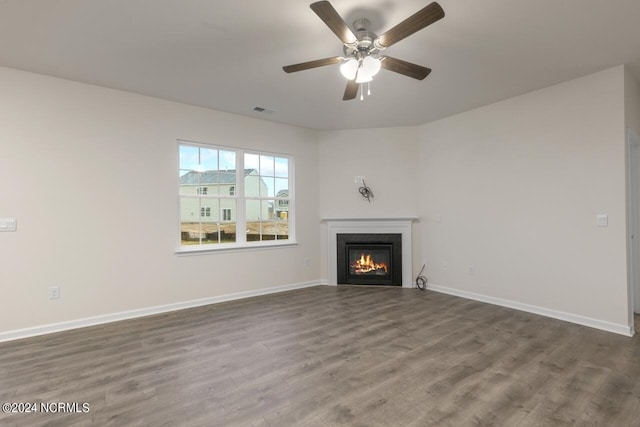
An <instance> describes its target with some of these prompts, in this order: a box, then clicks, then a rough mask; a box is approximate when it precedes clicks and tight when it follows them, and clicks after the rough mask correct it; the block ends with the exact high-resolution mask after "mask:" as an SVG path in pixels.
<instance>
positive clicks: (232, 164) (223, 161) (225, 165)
mask: <svg viewBox="0 0 640 427" xmlns="http://www.w3.org/2000/svg"><path fill="white" fill-rule="evenodd" d="M220 170H221V171H234V172H235V170H236V153H234V152H233V151H223V150H220Z"/></svg>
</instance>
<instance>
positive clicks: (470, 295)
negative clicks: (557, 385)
mask: <svg viewBox="0 0 640 427" xmlns="http://www.w3.org/2000/svg"><path fill="white" fill-rule="evenodd" d="M428 289H429V290H432V291H435V292H440V293H443V294H448V295H454V296H457V297H462V298H466V299H471V300H475V301H480V302H486V303H489V304H493V305H499V306H502V307H507V308H513V309H515V310H520V311H526V312H528V313H534V314H539V315H541V316H546V317H551V318H553V319H558V320H564V321H565V322H571V323H576V324H578V325H582V326H588V327H590V328H595V329H600V330H603V331H607V332H613V333H616V334H620V335H625V336H628V337H632V336H633V333H634V331H633V327H632V326H629V325H620V324H617V323H611V322H605V321H603V320H598V319H593V318H591V317H585V316H580V315H577V314H572V313H566V312H564V311H558V310H553V309H550V308H545V307H539V306H536V305H530V304H524V303H521V302H517V301H511V300H506V299H502V298H496V297H490V296H487V295H482V294H476V293H474V292H468V291H462V290H459V289H453V288H449V287H446V286H440V285H435V284H429V285H428Z"/></svg>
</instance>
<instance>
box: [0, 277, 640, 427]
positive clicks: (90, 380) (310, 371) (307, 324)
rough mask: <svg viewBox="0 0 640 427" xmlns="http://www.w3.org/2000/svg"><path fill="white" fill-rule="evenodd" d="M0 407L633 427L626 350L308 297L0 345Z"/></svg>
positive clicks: (480, 308)
mask: <svg viewBox="0 0 640 427" xmlns="http://www.w3.org/2000/svg"><path fill="white" fill-rule="evenodd" d="M636 324H638V318H636ZM638 326H640V325H638ZM0 402H47V403H52V402H53V403H56V402H78V403H79V404H80V405H81V404H82V403H83V402H87V403H89V405H90V410H89V412H87V413H71V414H68V413H49V414H43V413H23V414H18V413H9V414H0V425H2V426H21V427H22V426H84V425H93V426H270V427H273V426H278V427H280V426H471V425H483V426H489V425H496V426H562V425H570V426H640V337H638V335H636V337H634V338H627V337H623V336H619V335H615V334H612V333H607V332H602V331H598V330H595V329H590V328H587V327H583V326H578V325H574V324H571V323H565V322H562V321H558V320H553V319H549V318H545V317H540V316H537V315H533V314H528V313H523V312H519V311H515V310H511V309H507V308H502V307H497V306H492V305H488V304H483V303H479V302H474V301H470V300H465V299H461V298H457V297H452V296H448V295H444V294H438V293H435V292H430V291H426V292H422V291H418V290H412V289H398V288H380V287H359V286H340V287H328V286H319V287H314V288H307V289H302V290H297V291H291V292H285V293H280V294H274V295H268V296H261V297H256V298H250V299H245V300H240V301H233V302H228V303H223V304H216V305H211V306H206V307H200V308H195V309H190V310H183V311H179V312H173V313H168V314H163V315H157V316H150V317H146V318H141V319H135V320H129V321H123V322H118V323H112V324H108V325H102V326H96V327H91V328H84V329H78V330H73V331H68V332H62V333H57V334H52V335H48V336H42V337H35V338H29V339H24V340H19V341H13V342H8V343H3V344H0ZM81 408H82V407H81V406H80V409H81ZM72 409H73V408H72Z"/></svg>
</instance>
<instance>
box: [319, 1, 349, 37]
mask: <svg viewBox="0 0 640 427" xmlns="http://www.w3.org/2000/svg"><path fill="white" fill-rule="evenodd" d="M309 7H311V10H313V11H314V12H315V13H316V15H318V17H319V18H320V19H322V21H323V22H324V23H325V24H326V25H327V27H329V29H331V31H333V32H334V33H335V35H336V36H338V38H339V39H340V40H342V43H344V44H346V45H354V44H355V43H357V42H358V38H357V37H356V36H355V34H353V31H351V29H350V28H349V26H348V25H347V24H346V23H345V22H344V20H343V19H342V17H340V15H338V12H336V10H335V9H334V8H333V6H331V3H329V2H328V1H317V2H315V3H311V6H309Z"/></svg>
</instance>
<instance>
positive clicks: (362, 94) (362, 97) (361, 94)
mask: <svg viewBox="0 0 640 427" xmlns="http://www.w3.org/2000/svg"><path fill="white" fill-rule="evenodd" d="M362 90H363V87H362V83H360V101H364V92H363V91H362Z"/></svg>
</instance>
